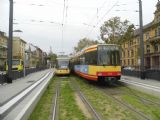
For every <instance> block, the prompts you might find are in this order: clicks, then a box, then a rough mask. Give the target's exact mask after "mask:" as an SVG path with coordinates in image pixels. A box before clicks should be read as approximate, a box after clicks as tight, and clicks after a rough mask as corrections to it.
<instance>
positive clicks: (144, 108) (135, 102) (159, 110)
mask: <svg viewBox="0 0 160 120" xmlns="http://www.w3.org/2000/svg"><path fill="white" fill-rule="evenodd" d="M121 97H122V100H123V101H124V102H127V103H128V104H130V105H132V106H133V107H134V108H135V109H137V110H139V111H141V112H143V113H144V114H146V115H148V116H149V117H151V118H152V119H153V120H160V106H156V105H154V104H152V103H150V102H148V101H145V100H141V99H138V98H136V97H134V96H130V95H123V96H121Z"/></svg>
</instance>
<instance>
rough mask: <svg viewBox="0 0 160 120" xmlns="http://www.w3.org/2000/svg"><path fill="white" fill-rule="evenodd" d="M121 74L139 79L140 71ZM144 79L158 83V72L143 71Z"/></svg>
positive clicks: (126, 71) (127, 71)
mask: <svg viewBox="0 0 160 120" xmlns="http://www.w3.org/2000/svg"><path fill="white" fill-rule="evenodd" d="M122 74H123V75H126V76H132V77H138V78H140V71H136V70H124V69H123V70H122ZM145 78H146V79H154V80H159V81H160V70H146V71H145Z"/></svg>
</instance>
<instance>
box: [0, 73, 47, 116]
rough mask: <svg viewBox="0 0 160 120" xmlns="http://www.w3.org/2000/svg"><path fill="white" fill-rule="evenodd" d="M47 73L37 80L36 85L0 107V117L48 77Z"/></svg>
mask: <svg viewBox="0 0 160 120" xmlns="http://www.w3.org/2000/svg"><path fill="white" fill-rule="evenodd" d="M49 74H50V72H49V73H47V74H46V75H45V76H44V77H42V78H41V79H39V80H38V81H37V82H36V83H34V84H33V85H31V86H30V87H29V88H27V89H26V90H24V91H23V92H21V93H20V94H18V95H17V96H15V97H14V98H12V99H11V100H10V101H8V102H7V103H6V104H4V105H3V106H1V107H0V115H2V114H3V113H4V112H6V111H7V110H8V109H9V108H10V107H12V106H13V105H14V104H15V103H17V102H18V101H19V100H20V99H21V98H23V97H24V96H25V95H26V94H28V93H29V92H30V91H31V90H32V89H34V88H35V87H36V86H37V85H39V84H40V83H41V82H42V81H43V80H44V79H45V78H46V77H47V76H48V75H49Z"/></svg>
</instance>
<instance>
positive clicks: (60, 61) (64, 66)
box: [56, 55, 70, 75]
mask: <svg viewBox="0 0 160 120" xmlns="http://www.w3.org/2000/svg"><path fill="white" fill-rule="evenodd" d="M56 75H70V69H69V57H68V56H64V55H63V56H58V57H57V59H56Z"/></svg>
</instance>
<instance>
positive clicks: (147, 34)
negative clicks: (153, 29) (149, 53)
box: [146, 32, 150, 40]
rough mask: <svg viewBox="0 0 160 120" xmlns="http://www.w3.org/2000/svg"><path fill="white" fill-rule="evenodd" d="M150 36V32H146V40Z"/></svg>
mask: <svg viewBox="0 0 160 120" xmlns="http://www.w3.org/2000/svg"><path fill="white" fill-rule="evenodd" d="M149 38H150V35H149V32H147V33H146V40H149Z"/></svg>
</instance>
